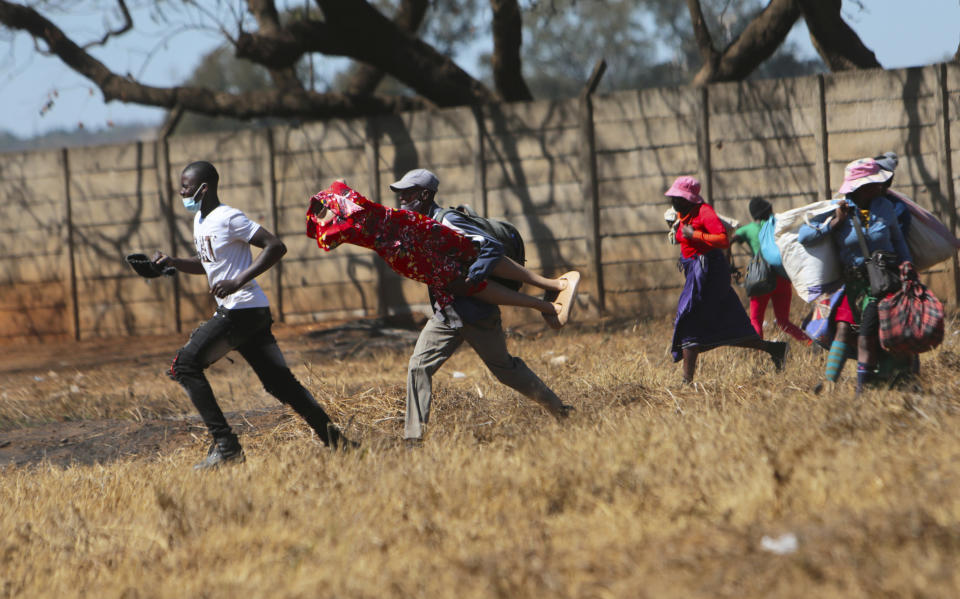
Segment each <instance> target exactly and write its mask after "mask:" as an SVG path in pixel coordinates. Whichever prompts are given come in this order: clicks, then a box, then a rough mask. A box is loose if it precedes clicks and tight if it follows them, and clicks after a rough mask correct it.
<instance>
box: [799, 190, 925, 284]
mask: <svg viewBox="0 0 960 599" xmlns="http://www.w3.org/2000/svg"><path fill="white" fill-rule="evenodd" d="M839 201H847V200H836V201H835V202H834V203H836V202H839ZM832 218H833V213H832V212H828V213H826V214H822V215H820V216H818V217H816V218H815V219H814V222H813V226H810V225H806V224H804V225H801V226H800V229H799V231H798V232H797V240H798V241H799V242H800V243H802V244H804V245H809V244H812V243H817V242H818V241H820V240H821V239H823V238H824V237H825V236H826V235H827V234H832V237H833V239H834V241H835V242H836V244H837V249H838V251H839V253H840V263H841V264H843V265H844V266H846V267H852V266H859V265H861V264H863V252H862V251H861V250H860V241H859V240H858V239H857V231H856V229H854V227H853V220H852V219H854V218H855V219H857V221H859V222H860V223H861V227H862V228H863V236H864V237H865V238H866V241H867V249H868V250H869V251H870V253H871V254H872V253H873V252H875V251H877V250H886V251H888V252H894V253H895V254H897V256H898V257H899V258H900V260H901V261H903V260H910V261H911V262H912V261H913V257H912V256H911V255H910V248H908V247H907V242H906V238H905V236H904V234H903V232H902V231H901V230H900V224H899V222H898V220H897V215H896V212H895V211H894V206H893V202H891V201H890V200H889V199H887V198H886V197H885V196H880V197H877V198H874V199H873V201H872V202H870V223H869V226H864V225H863V220H862V219H861V218H860V210H859V209H856V210H854V212H853V214H852V215H851V216H850V218H848V219H846V220H844V221H843V222H842V223H840V224H839V225H837V227H836V229H835V230H831V229H830V226H829V224H830V220H831V219H832Z"/></svg>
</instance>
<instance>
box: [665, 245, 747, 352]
mask: <svg viewBox="0 0 960 599" xmlns="http://www.w3.org/2000/svg"><path fill="white" fill-rule="evenodd" d="M680 269H681V270H682V271H683V274H685V275H686V277H687V281H686V283H684V285H683V291H682V292H680V301H679V302H678V303H677V317H676V319H675V320H674V321H673V343H672V344H671V347H670V352H671V353H672V354H673V361H674V362H679V361H680V360H681V359H683V350H684V349H685V348H693V347H697V348H701V349H709V348H711V347H717V346H718V345H733V344H736V343H740V342H743V341H749V340H750V339H758V338H759V335H757V331H756V330H754V328H753V325H751V324H750V318H749V317H748V316H747V312H746V310H744V309H743V304H741V303H740V298H739V296H737V293H736V292H735V291H734V290H733V287H731V286H730V264H729V263H728V262H727V258H726V256H724V255H723V252H722V251H720V250H711V251H710V252H707V253H706V254H703V255H700V256H694V257H693V258H681V259H680Z"/></svg>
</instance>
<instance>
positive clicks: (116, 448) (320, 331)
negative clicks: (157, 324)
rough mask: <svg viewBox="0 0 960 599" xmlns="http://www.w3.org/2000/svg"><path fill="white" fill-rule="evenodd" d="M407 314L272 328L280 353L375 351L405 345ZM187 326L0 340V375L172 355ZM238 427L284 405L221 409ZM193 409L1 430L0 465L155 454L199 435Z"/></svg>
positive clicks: (416, 326) (278, 418)
mask: <svg viewBox="0 0 960 599" xmlns="http://www.w3.org/2000/svg"><path fill="white" fill-rule="evenodd" d="M421 325H422V320H421V321H419V322H415V321H412V320H411V319H409V318H408V319H405V320H393V321H385V320H381V319H367V320H360V321H354V322H348V323H343V324H340V325H337V326H327V327H318V326H317V325H299V326H284V325H278V326H275V327H274V334H275V336H276V337H277V338H278V341H279V343H280V346H281V348H282V349H283V351H284V353H288V354H293V353H298V352H299V353H304V354H307V355H309V354H312V353H316V354H322V355H323V356H325V357H326V358H328V359H329V358H335V359H342V358H346V357H362V356H363V355H364V354H365V353H368V352H372V351H380V350H389V349H399V348H407V347H409V348H412V347H413V345H414V343H415V342H416V339H417V334H418V332H419V330H420V328H421ZM186 338H187V333H176V334H171V335H163V336H156V337H127V338H119V339H109V340H105V339H94V340H89V341H78V342H58V343H48V344H36V345H18V346H0V376H3V375H8V374H14V373H17V374H30V373H34V372H36V373H40V374H45V373H48V372H50V371H58V370H61V369H66V370H70V371H73V370H78V371H83V370H84V369H89V368H94V367H101V366H103V365H104V364H112V365H113V367H115V368H139V367H142V365H144V364H154V365H155V364H157V363H162V362H164V361H167V360H169V359H171V358H172V356H173V355H174V354H175V353H176V351H177V349H179V348H180V346H182V345H183V343H184V342H185V341H186ZM227 417H228V419H229V421H230V422H231V423H232V424H234V425H235V428H236V430H237V432H238V433H240V434H244V435H254V436H255V435H257V434H262V433H263V432H265V431H268V430H271V429H272V428H274V427H276V426H277V425H278V424H279V423H281V422H282V421H283V420H284V419H286V418H290V415H289V412H288V411H286V410H285V408H283V407H282V406H281V405H279V404H278V405H277V407H276V408H274V409H269V410H254V411H247V412H243V413H232V414H227ZM205 435H206V431H205V427H204V426H203V423H202V422H201V421H200V418H199V417H198V416H195V415H194V416H188V417H182V418H177V419H163V420H144V421H140V422H137V421H133V420H82V421H68V422H55V423H50V424H43V425H37V426H29V427H24V428H15V429H9V430H4V431H0V467H2V466H5V465H9V464H14V465H24V464H37V463H44V462H45V463H50V464H55V465H68V464H73V463H76V464H92V463H103V462H107V461H112V460H116V459H120V458H124V457H131V456H149V455H158V454H163V453H167V452H170V451H173V450H174V449H176V448H178V447H182V446H184V445H187V444H191V443H195V442H196V441H195V440H196V439H197V438H201V439H205V438H206V437H205Z"/></svg>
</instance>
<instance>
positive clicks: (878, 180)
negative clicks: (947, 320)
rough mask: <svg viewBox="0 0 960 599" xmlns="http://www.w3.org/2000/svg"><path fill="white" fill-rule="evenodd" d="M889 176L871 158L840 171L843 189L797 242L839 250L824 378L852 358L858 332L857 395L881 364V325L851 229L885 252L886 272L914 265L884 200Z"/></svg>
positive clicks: (831, 376)
mask: <svg viewBox="0 0 960 599" xmlns="http://www.w3.org/2000/svg"><path fill="white" fill-rule="evenodd" d="M892 176H893V173H892V172H890V171H888V170H885V169H882V168H880V165H879V164H878V163H877V161H876V160H874V159H873V158H861V159H859V160H854V161H853V162H851V163H850V164H848V165H847V167H846V169H844V177H843V185H841V186H840V189H839V191H838V194H839V195H842V196H845V198H844V199H841V200H837V208H836V210H835V211H834V212H832V213H827V214H825V215H823V216H822V217H819V218H817V219H814V222H812V223H811V224H809V225H802V226H801V227H800V230H799V232H798V236H797V238H798V241H800V243H802V244H804V245H810V244H815V243H821V242H822V241H824V240H825V239H831V240H832V242H833V243H835V244H836V245H837V248H838V250H839V251H838V254H839V256H840V262H841V264H842V265H843V283H844V290H843V296H842V298H841V299H840V301H839V302H838V304H837V306H836V308H835V314H834V320H835V322H836V327H837V330H836V334H835V336H834V339H833V342H832V343H831V345H830V353H829V355H828V356H827V367H826V373H825V374H826V378H827V380H828V381H836V380H837V379H838V378H839V376H840V371H841V370H842V369H843V364H844V362H845V361H846V359H847V355H848V354H849V353H851V349H852V348H851V344H852V341H853V339H852V337H853V333H854V332H857V333H858V335H857V351H856V354H857V393H860V392H861V391H862V390H863V387H864V385H865V384H866V383H868V382H870V380H871V379H872V378H873V377H874V375H875V374H876V372H877V366H878V363H879V361H880V338H879V332H880V320H879V317H878V313H877V304H878V303H879V300H880V299H882V297H875V296H873V295H871V292H870V283H869V280H868V279H867V274H866V266H865V264H866V260H865V259H864V256H863V251H862V250H861V247H860V241H859V237H858V236H857V230H856V227H855V225H854V223H855V222H857V223H859V224H860V227H861V230H862V231H863V235H864V237H865V240H866V243H867V249H868V251H869V253H870V254H871V255H872V254H873V253H874V252H877V251H882V252H886V256H887V257H888V260H887V261H888V262H889V268H891V269H895V268H898V267H899V265H900V263H901V262H903V261H912V260H913V259H912V257H911V255H910V248H909V247H907V242H906V236H905V235H904V232H903V231H902V230H901V228H900V224H899V222H898V220H897V215H896V211H895V209H894V205H893V204H892V203H891V202H890V200H889V199H888V198H886V197H885V196H884V195H883V193H884V189H885V187H884V184H885V183H886V182H887V181H888V180H889V179H890V177H892Z"/></svg>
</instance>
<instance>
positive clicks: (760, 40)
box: [690, 0, 815, 85]
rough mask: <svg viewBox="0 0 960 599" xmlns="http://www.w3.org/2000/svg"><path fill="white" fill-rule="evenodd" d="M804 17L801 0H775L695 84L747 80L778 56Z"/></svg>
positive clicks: (706, 69) (706, 64)
mask: <svg viewBox="0 0 960 599" xmlns="http://www.w3.org/2000/svg"><path fill="white" fill-rule="evenodd" d="M690 1H695V0H690ZM812 1H815V0H812ZM800 15H801V11H800V5H799V2H798V0H771V1H770V4H768V5H767V7H766V8H764V9H763V10H762V11H761V12H760V14H759V15H757V16H756V17H755V18H754V19H753V20H752V21H750V23H749V24H748V25H747V27H746V28H745V29H744V30H743V32H742V33H740V35H738V36H737V38H736V39H735V40H733V41H732V42H731V43H730V45H728V46H727V47H726V49H724V51H723V52H722V53H721V54H720V56H719V57H718V59H717V60H716V62H714V63H712V64H711V63H709V62H705V63H704V65H703V66H702V67H701V68H700V71H699V72H697V74H696V76H694V78H693V84H694V85H703V84H706V83H711V82H713V81H738V80H741V79H743V78H745V77H746V76H747V75H749V74H750V73H751V72H753V70H754V69H756V68H757V67H758V66H759V65H760V64H761V63H762V62H763V61H765V60H766V59H768V58H770V56H771V55H772V54H773V53H774V52H776V50H777V48H779V47H780V45H781V44H782V43H783V40H784V39H786V37H787V34H788V33H790V29H791V28H792V27H793V24H794V23H796V21H797V19H799V18H800Z"/></svg>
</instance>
